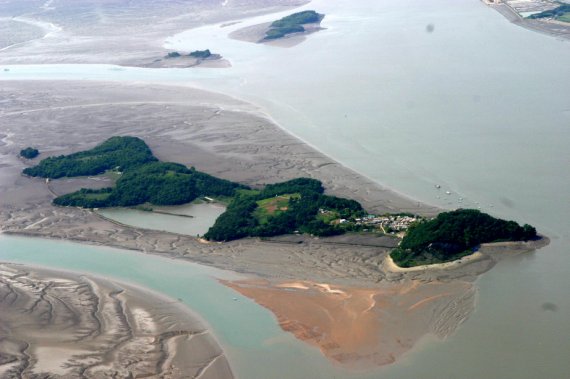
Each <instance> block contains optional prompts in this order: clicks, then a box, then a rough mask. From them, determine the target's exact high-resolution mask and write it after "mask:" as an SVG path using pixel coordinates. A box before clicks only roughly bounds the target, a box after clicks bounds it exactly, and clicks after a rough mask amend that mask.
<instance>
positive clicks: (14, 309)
mask: <svg viewBox="0 0 570 379" xmlns="http://www.w3.org/2000/svg"><path fill="white" fill-rule="evenodd" d="M0 282H2V283H3V284H4V285H5V288H7V289H10V290H11V292H9V293H8V294H7V295H9V296H6V294H5V296H3V297H2V298H3V299H4V300H2V301H0V302H3V301H7V300H6V299H7V298H8V297H9V298H10V306H9V307H3V308H2V310H1V311H0V313H1V314H2V319H3V322H4V323H5V325H7V326H9V331H10V332H9V334H8V335H5V336H4V338H2V342H1V343H0V345H1V346H0V347H1V348H2V350H3V352H4V353H5V358H7V359H8V358H9V362H7V363H6V364H3V365H2V367H1V369H0V373H1V374H3V375H5V374H7V375H24V376H27V375H30V374H32V375H35V374H37V375H42V374H46V373H49V374H51V375H57V376H59V375H63V376H76V375H79V376H81V375H95V376H98V375H119V376H121V377H127V376H129V377H130V376H140V375H149V374H151V375H155V376H161V377H162V376H168V377H171V378H181V377H186V375H188V374H189V373H193V374H194V375H199V376H201V375H206V376H208V377H209V376H212V375H213V376H212V377H217V378H234V377H235V376H234V374H233V373H232V370H231V368H230V366H229V364H228V362H227V359H226V357H225V355H224V353H223V351H222V350H221V348H220V347H219V343H218V342H217V341H216V340H215V338H214V337H213V335H212V334H211V333H210V332H209V330H208V329H207V328H206V327H205V324H204V321H203V320H202V319H200V317H199V316H198V315H196V314H194V312H193V311H191V310H190V309H189V308H188V307H186V306H185V305H184V304H182V303H180V302H178V301H176V300H175V299H171V298H169V297H167V296H166V295H164V294H160V293H157V292H155V291H152V290H149V289H147V288H143V287H139V286H137V285H134V284H126V283H123V282H120V281H116V280H114V279H108V278H103V277H100V276H96V275H93V274H89V275H84V274H81V273H76V272H72V271H67V270H57V269H52V268H46V267H42V266H36V265H28V264H19V263H5V262H0ZM40 290H41V291H40ZM0 292H5V291H1V290H0ZM157 305H158V307H157ZM22 312H23V313H22ZM46 314H48V315H49V317H47V318H46V317H45V315H46ZM0 334H4V333H3V330H0ZM188 337H191V338H188ZM116 341H118V343H117V342H116ZM20 344H26V345H27V346H31V348H29V349H28V348H26V349H24V350H22V352H19V351H18V350H17V349H14V347H15V346H18V345H20ZM24 351H26V352H24ZM195 351H200V352H201V353H200V354H189V353H191V352H195ZM50 352H51V353H50Z"/></svg>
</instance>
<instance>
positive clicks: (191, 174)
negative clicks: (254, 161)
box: [24, 137, 246, 208]
mask: <svg viewBox="0 0 570 379" xmlns="http://www.w3.org/2000/svg"><path fill="white" fill-rule="evenodd" d="M110 172H113V175H114V176H115V178H117V180H116V184H115V187H113V188H103V189H99V190H91V189H82V190H80V191H77V192H74V193H71V194H67V195H63V196H59V197H57V198H56V199H54V201H53V202H54V204H56V205H62V206H78V207H83V208H103V207H118V206H134V205H139V204H145V203H149V204H155V205H179V204H185V203H189V202H191V201H193V200H194V199H196V198H198V197H200V196H234V194H235V191H236V189H239V188H246V187H245V186H242V185H240V184H237V183H233V182H230V181H228V180H223V179H218V178H216V177H213V176H211V175H208V174H205V173H203V172H200V171H197V170H195V169H194V168H188V167H186V166H184V165H181V164H178V163H171V162H159V161H158V160H157V159H156V158H155V157H154V156H153V155H152V152H151V151H150V149H149V148H148V146H147V145H146V143H145V142H144V141H143V140H141V139H139V138H136V137H112V138H109V139H108V140H107V141H105V142H103V143H102V144H100V145H98V146H96V147H95V148H93V149H91V150H87V151H83V152H80V153H75V154H71V155H67V156H63V155H62V156H59V157H54V158H47V159H44V160H42V161H41V162H40V163H39V164H38V165H37V166H35V167H31V168H27V169H25V170H24V173H25V174H27V175H31V176H40V177H46V178H54V179H55V178H61V177H73V176H83V175H98V174H102V173H106V174H107V175H109V173H110ZM119 172H121V174H119Z"/></svg>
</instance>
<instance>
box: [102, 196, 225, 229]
mask: <svg viewBox="0 0 570 379" xmlns="http://www.w3.org/2000/svg"><path fill="white" fill-rule="evenodd" d="M155 210H156V211H160V212H168V213H169V214H164V213H157V212H146V211H141V210H137V209H130V208H108V209H100V210H98V211H97V213H100V214H101V215H103V216H105V217H108V218H110V219H112V220H115V221H118V222H120V223H122V224H126V225H131V226H136V227H139V228H144V229H153V230H162V231H166V232H172V233H178V234H187V235H190V236H196V235H203V234H204V233H206V232H207V231H208V229H209V228H210V227H211V226H212V225H214V222H216V219H217V218H218V216H219V215H221V214H222V213H224V212H225V207H223V206H222V205H220V204H209V203H199V204H187V205H182V206H176V207H158V208H156V207H155ZM176 214H178V215H176ZM179 215H184V216H191V217H181V216H179Z"/></svg>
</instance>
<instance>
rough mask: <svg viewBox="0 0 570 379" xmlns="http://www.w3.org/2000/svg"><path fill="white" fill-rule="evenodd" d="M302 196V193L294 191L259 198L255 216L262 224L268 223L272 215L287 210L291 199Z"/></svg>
mask: <svg viewBox="0 0 570 379" xmlns="http://www.w3.org/2000/svg"><path fill="white" fill-rule="evenodd" d="M300 197H301V194H299V193H293V194H285V195H281V196H275V197H271V198H269V199H263V200H259V201H258V202H257V208H256V209H255V211H254V212H253V216H254V217H255V218H256V219H257V220H258V221H259V223H260V224H266V223H267V222H268V221H269V219H270V218H271V217H275V216H278V215H279V214H281V213H283V212H287V210H288V209H289V200H290V199H298V198H300Z"/></svg>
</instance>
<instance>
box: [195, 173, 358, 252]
mask: <svg viewBox="0 0 570 379" xmlns="http://www.w3.org/2000/svg"><path fill="white" fill-rule="evenodd" d="M323 192H324V188H323V186H322V183H321V182H320V181H318V180H315V179H309V178H298V179H293V180H289V181H286V182H283V183H277V184H270V185H267V186H266V187H265V188H264V189H263V190H261V191H259V192H249V193H248V192H243V191H242V192H241V193H238V194H237V195H236V196H235V198H234V200H233V201H232V202H231V203H230V204H229V205H228V208H227V210H226V212H225V213H224V214H222V215H221V216H220V217H218V219H217V220H216V223H215V224H214V226H212V227H211V228H210V230H209V231H208V232H207V233H206V234H205V236H204V237H205V238H207V239H210V240H214V241H230V240H235V239H239V238H243V237H270V236H276V235H281V234H290V233H293V232H296V231H299V232H301V233H307V234H312V235H316V236H330V235H336V234H342V233H344V232H345V229H344V228H341V227H340V226H338V225H332V224H330V223H329V224H328V223H325V222H324V221H323V220H322V219H319V218H318V214H319V209H321V208H326V209H332V210H335V211H336V212H338V214H339V215H345V216H346V217H357V216H360V215H364V214H366V212H365V211H364V209H363V208H362V206H361V205H360V204H359V203H358V202H356V201H354V200H349V199H343V198H339V197H335V196H328V195H324V194H323ZM285 208H286V209H285Z"/></svg>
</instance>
